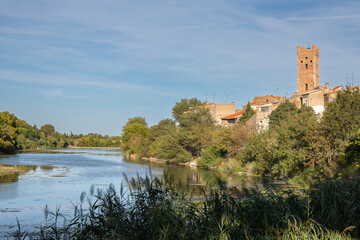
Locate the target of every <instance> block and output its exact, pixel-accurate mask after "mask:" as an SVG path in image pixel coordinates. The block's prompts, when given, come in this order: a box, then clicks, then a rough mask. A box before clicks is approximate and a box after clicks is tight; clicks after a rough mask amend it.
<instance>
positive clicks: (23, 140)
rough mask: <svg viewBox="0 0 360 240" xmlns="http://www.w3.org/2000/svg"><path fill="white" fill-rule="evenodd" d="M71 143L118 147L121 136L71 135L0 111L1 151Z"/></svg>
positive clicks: (56, 146) (50, 146) (52, 146)
mask: <svg viewBox="0 0 360 240" xmlns="http://www.w3.org/2000/svg"><path fill="white" fill-rule="evenodd" d="M69 145H72V146H74V145H76V146H78V147H118V146H120V137H109V136H107V135H105V136H102V135H100V134H93V133H90V134H88V135H86V136H84V135H83V134H80V135H75V134H73V133H71V134H70V135H67V134H61V133H58V132H57V131H55V127H54V126H53V125H51V124H45V125H43V126H42V127H41V128H40V129H38V128H37V127H36V125H34V126H31V125H30V124H28V123H27V122H26V121H24V120H21V119H18V118H17V117H16V116H15V115H14V114H10V113H8V112H0V152H3V153H13V152H14V151H16V150H25V149H39V148H43V149H47V148H51V149H54V148H63V147H67V146H69Z"/></svg>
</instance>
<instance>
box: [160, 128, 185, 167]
mask: <svg viewBox="0 0 360 240" xmlns="http://www.w3.org/2000/svg"><path fill="white" fill-rule="evenodd" d="M183 138H184V135H183V132H180V131H175V132H171V133H169V134H166V135H164V136H162V137H161V138H160V139H159V151H158V157H159V158H160V159H165V160H167V161H174V162H188V161H190V160H191V154H190V153H189V152H188V151H186V149H185V148H184V146H183V145H182V139H183Z"/></svg>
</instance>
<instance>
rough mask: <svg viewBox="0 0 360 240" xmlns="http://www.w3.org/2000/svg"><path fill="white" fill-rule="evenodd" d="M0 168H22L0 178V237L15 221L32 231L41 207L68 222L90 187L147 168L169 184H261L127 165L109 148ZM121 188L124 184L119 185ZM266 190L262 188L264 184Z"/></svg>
mask: <svg viewBox="0 0 360 240" xmlns="http://www.w3.org/2000/svg"><path fill="white" fill-rule="evenodd" d="M0 164H8V165H27V166H29V168H28V172H27V173H24V174H21V175H19V176H17V177H15V178H11V179H10V180H9V179H0V233H1V234H0V238H4V236H5V233H6V232H10V231H14V230H15V229H16V228H15V226H16V218H18V219H19V221H20V223H21V225H23V226H24V227H25V228H33V227H34V226H35V225H39V224H40V223H41V222H42V221H44V207H45V206H46V205H47V206H48V208H49V209H50V210H52V211H55V209H56V208H57V207H60V212H62V213H64V214H65V215H66V216H68V217H70V218H71V215H72V211H73V204H76V203H78V202H79V201H80V195H81V193H82V192H89V189H90V188H91V186H92V185H95V187H97V188H106V187H107V186H109V184H111V183H112V184H114V185H115V188H116V189H120V185H121V184H122V183H123V184H125V183H124V175H123V174H126V175H127V176H128V177H129V178H130V177H136V176H137V174H139V175H140V176H145V175H146V172H147V171H149V169H151V172H152V174H153V175H155V176H161V175H162V174H163V172H164V170H166V171H167V172H168V173H169V175H171V176H173V178H174V179H175V181H181V182H183V183H187V184H189V185H191V186H199V185H205V184H208V185H211V184H215V183H216V182H217V179H222V180H223V181H226V183H227V184H228V185H232V186H237V187H238V188H256V189H263V188H264V182H262V181H259V180H258V179H256V178H244V177H242V176H239V175H231V176H226V175H221V174H219V173H217V172H215V171H209V170H204V169H196V168H189V167H185V166H175V165H167V164H159V163H154V162H150V163H149V162H146V161H131V160H126V159H125V158H124V157H123V154H122V152H120V151H117V150H113V149H63V150H49V151H42V152H29V153H20V154H16V155H7V156H0ZM125 185H126V184H125ZM265 185H266V184H265Z"/></svg>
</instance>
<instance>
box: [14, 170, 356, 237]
mask: <svg viewBox="0 0 360 240" xmlns="http://www.w3.org/2000/svg"><path fill="white" fill-rule="evenodd" d="M165 176H166V174H165ZM127 185H128V188H129V190H128V191H124V188H123V187H121V188H120V192H119V193H117V192H116V191H115V189H114V186H113V185H111V186H110V187H109V189H108V190H107V191H101V190H98V191H97V193H95V191H94V188H93V187H92V188H91V190H90V194H89V195H87V199H88V202H89V203H90V204H89V208H88V209H85V208H84V199H85V197H86V194H85V193H83V194H82V195H81V198H80V201H81V203H80V204H79V205H78V206H76V209H75V217H74V218H73V219H72V220H71V221H70V222H68V224H67V225H65V226H64V227H59V226H60V224H59V223H60V221H61V220H62V219H61V218H62V215H61V214H60V213H59V211H55V213H50V215H49V216H50V217H52V220H51V219H48V220H47V225H45V226H42V227H41V228H40V230H39V231H38V232H35V233H30V234H29V235H27V236H29V237H30V236H31V237H33V238H39V239H352V237H353V238H359V237H360V231H359V229H358V227H359V226H360V195H359V194H360V191H359V190H360V189H359V186H360V180H359V179H356V180H349V181H341V180H336V181H329V182H325V183H321V184H318V185H314V186H312V187H311V188H310V190H309V191H308V192H305V193H300V192H299V191H295V190H279V189H278V190H276V189H268V190H267V191H265V192H251V191H250V192H249V191H247V192H236V191H235V192H234V189H232V191H229V190H230V189H227V188H226V187H225V186H224V185H220V186H219V188H217V189H214V188H212V190H210V192H209V193H208V194H206V195H205V196H204V198H203V200H201V201H192V199H191V198H188V197H186V195H185V194H184V193H181V192H179V191H178V190H177V186H176V185H174V184H173V183H172V182H171V180H169V178H166V177H165V180H160V179H158V178H152V177H145V178H141V177H137V178H136V179H130V180H127ZM208 191H209V190H208ZM208 191H206V192H208ZM230 192H232V193H236V195H237V197H234V195H233V194H230ZM190 195H191V194H190ZM48 214H49V211H48V210H47V208H46V216H47V215H48ZM26 234H27V233H25V232H23V231H22V230H21V227H20V226H19V229H18V230H17V232H14V233H13V235H12V236H15V237H19V236H22V237H24V236H26Z"/></svg>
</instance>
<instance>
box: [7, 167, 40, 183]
mask: <svg viewBox="0 0 360 240" xmlns="http://www.w3.org/2000/svg"><path fill="white" fill-rule="evenodd" d="M30 170H34V166H32V165H7V164H0V182H2V183H5V182H14V181H16V180H17V178H18V177H19V175H21V174H24V173H27V172H29V171H30Z"/></svg>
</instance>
